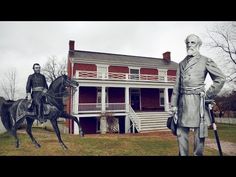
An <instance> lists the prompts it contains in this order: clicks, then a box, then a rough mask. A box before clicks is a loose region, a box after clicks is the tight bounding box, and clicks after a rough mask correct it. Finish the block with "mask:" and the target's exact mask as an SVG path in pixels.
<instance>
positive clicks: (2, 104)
mask: <svg viewBox="0 0 236 177" xmlns="http://www.w3.org/2000/svg"><path fill="white" fill-rule="evenodd" d="M78 85H79V84H78V82H76V81H74V80H72V79H70V78H69V77H68V76H67V75H61V76H59V77H57V78H56V79H55V80H54V81H53V82H52V83H51V84H50V86H49V89H48V91H47V92H46V93H45V96H46V100H47V101H46V103H45V104H43V106H44V118H45V119H46V120H47V119H48V120H50V122H51V124H52V127H53V129H54V131H55V133H56V135H57V138H58V141H59V143H60V145H61V146H62V148H63V149H68V147H67V146H66V145H65V144H64V142H63V141H62V139H61V135H60V130H59V128H58V123H57V119H58V118H59V117H62V118H65V119H71V120H73V121H75V122H76V123H77V125H78V127H79V134H80V136H82V137H83V136H84V133H83V131H82V128H81V126H80V122H79V120H78V119H77V117H75V116H73V115H70V114H68V113H66V112H65V111H64V105H63V97H65V95H66V96H68V91H67V88H68V87H70V88H72V89H76V87H78ZM30 104H31V103H30V101H29V100H27V99H19V100H16V101H12V100H5V99H4V98H2V97H0V113H1V119H2V122H3V126H4V127H5V128H6V130H7V131H8V132H10V133H11V134H12V135H13V136H14V138H15V140H16V148H19V146H20V142H19V138H18V136H17V129H18V128H19V126H20V125H21V124H22V123H23V122H24V120H26V125H27V127H26V132H27V134H28V135H29V137H30V139H31V141H32V143H33V144H34V145H35V147H36V148H40V147H41V145H40V144H39V143H38V142H37V141H36V139H35V138H34V137H33V134H32V125H33V122H34V121H35V120H36V119H37V116H36V114H35V111H34V110H31V111H29V107H30Z"/></svg>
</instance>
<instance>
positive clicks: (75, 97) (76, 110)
mask: <svg viewBox="0 0 236 177" xmlns="http://www.w3.org/2000/svg"><path fill="white" fill-rule="evenodd" d="M72 112H73V114H78V113H79V86H78V87H77V88H76V90H74V94H73V111H72ZM77 118H78V117H77ZM78 119H79V118H78ZM73 124H74V134H76V135H78V134H79V128H78V125H77V124H76V123H75V122H73Z"/></svg>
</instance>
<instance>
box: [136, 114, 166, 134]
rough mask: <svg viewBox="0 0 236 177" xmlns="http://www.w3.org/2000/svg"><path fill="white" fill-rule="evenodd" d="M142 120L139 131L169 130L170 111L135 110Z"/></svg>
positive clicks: (138, 117)
mask: <svg viewBox="0 0 236 177" xmlns="http://www.w3.org/2000/svg"><path fill="white" fill-rule="evenodd" d="M135 113H136V116H137V119H139V121H140V127H139V132H151V131H163V130H169V129H168V128H167V127H166V121H167V118H168V117H169V113H168V112H135Z"/></svg>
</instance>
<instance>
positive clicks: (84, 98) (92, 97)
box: [79, 87, 97, 103]
mask: <svg viewBox="0 0 236 177" xmlns="http://www.w3.org/2000/svg"><path fill="white" fill-rule="evenodd" d="M79 102H80V103H96V102H97V88H96V87H80V88H79Z"/></svg>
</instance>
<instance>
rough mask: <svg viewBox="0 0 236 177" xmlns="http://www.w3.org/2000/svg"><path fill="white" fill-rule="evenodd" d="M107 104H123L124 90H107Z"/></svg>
mask: <svg viewBox="0 0 236 177" xmlns="http://www.w3.org/2000/svg"><path fill="white" fill-rule="evenodd" d="M108 102H109V103H124V102H125V89H124V88H109V89H108Z"/></svg>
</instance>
